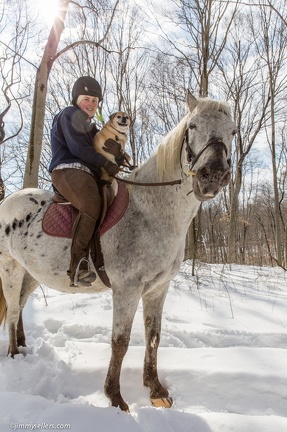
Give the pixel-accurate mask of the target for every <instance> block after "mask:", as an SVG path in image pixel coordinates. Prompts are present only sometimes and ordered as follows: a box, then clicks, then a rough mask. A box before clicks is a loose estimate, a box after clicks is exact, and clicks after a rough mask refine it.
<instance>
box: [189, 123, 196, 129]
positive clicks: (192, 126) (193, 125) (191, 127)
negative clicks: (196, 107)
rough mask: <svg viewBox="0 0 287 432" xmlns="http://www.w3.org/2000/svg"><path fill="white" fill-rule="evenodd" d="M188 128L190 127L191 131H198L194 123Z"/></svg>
mask: <svg viewBox="0 0 287 432" xmlns="http://www.w3.org/2000/svg"><path fill="white" fill-rule="evenodd" d="M188 127H189V129H196V126H195V124H194V123H190V125H189V126H188Z"/></svg>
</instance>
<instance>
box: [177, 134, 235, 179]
mask: <svg viewBox="0 0 287 432" xmlns="http://www.w3.org/2000/svg"><path fill="white" fill-rule="evenodd" d="M184 144H185V151H186V154H187V161H188V163H189V170H188V174H189V175H193V176H195V175H196V171H193V168H194V165H195V164H196V162H197V161H198V159H199V158H200V156H201V155H202V154H203V153H204V152H205V150H207V149H208V148H209V147H211V146H212V145H214V144H215V145H217V146H218V145H221V146H222V147H223V148H224V150H225V154H226V156H227V154H228V150H227V146H226V144H225V143H224V142H223V141H222V140H221V139H218V138H212V139H211V140H210V141H208V143H207V144H205V146H204V147H203V148H202V149H201V150H200V151H199V152H198V153H197V154H196V155H195V156H194V154H193V152H192V150H191V148H190V146H189V142H188V129H186V131H185V133H184V138H183V142H182V149H183V146H184ZM181 151H182V150H181Z"/></svg>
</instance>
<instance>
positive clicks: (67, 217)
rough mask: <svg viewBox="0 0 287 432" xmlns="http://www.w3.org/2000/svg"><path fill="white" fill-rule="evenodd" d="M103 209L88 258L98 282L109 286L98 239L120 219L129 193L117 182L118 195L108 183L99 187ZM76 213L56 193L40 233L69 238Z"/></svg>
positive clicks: (45, 215)
mask: <svg viewBox="0 0 287 432" xmlns="http://www.w3.org/2000/svg"><path fill="white" fill-rule="evenodd" d="M99 190H100V194H101V200H102V206H101V215H100V217H99V219H98V222H97V225H96V228H95V232H94V236H93V238H92V240H91V242H90V255H91V258H92V261H93V264H94V266H95V268H96V270H97V273H98V275H99V277H100V279H101V281H102V282H103V283H104V284H105V285H106V286H107V287H109V288H110V287H111V284H110V280H109V277H108V275H107V273H106V271H105V266H104V257H103V254H102V250H101V244H100V237H101V236H102V235H103V234H104V233H105V232H107V231H108V230H109V229H110V228H112V227H113V226H114V225H116V224H117V223H118V222H119V220H120V219H121V218H122V217H123V215H124V213H125V211H126V209H127V207H128V202H129V193H128V190H127V188H126V185H125V184H124V183H121V182H118V193H117V195H114V191H113V189H112V188H111V187H109V184H103V185H100V186H99ZM77 214H78V210H77V209H75V208H74V207H73V206H72V205H71V203H69V202H67V200H66V199H65V198H64V197H63V196H62V195H61V194H60V193H59V192H58V191H55V195H54V196H53V201H52V203H51V204H50V205H49V207H48V208H47V210H46V212H45V214H44V216H43V219H42V230H43V231H44V233H45V234H47V235H49V236H53V237H62V238H72V229H73V222H74V220H75V218H76V216H77Z"/></svg>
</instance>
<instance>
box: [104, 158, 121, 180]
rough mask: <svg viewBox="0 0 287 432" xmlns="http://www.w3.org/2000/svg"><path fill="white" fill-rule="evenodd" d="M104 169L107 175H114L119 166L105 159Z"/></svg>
mask: <svg viewBox="0 0 287 432" xmlns="http://www.w3.org/2000/svg"><path fill="white" fill-rule="evenodd" d="M104 169H105V170H106V171H107V173H108V174H109V176H111V177H112V176H115V175H116V174H117V173H118V172H119V167H118V166H117V165H116V164H114V163H113V162H111V161H109V160H107V161H106V162H105V164H104Z"/></svg>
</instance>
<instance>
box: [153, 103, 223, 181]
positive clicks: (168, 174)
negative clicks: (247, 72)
mask: <svg viewBox="0 0 287 432" xmlns="http://www.w3.org/2000/svg"><path fill="white" fill-rule="evenodd" d="M197 101H198V103H197V105H196V106H195V108H194V109H193V110H192V112H188V114H186V115H185V116H184V117H183V119H182V120H181V121H180V122H179V123H178V125H177V126H175V128H174V129H172V130H171V131H170V132H169V133H168V134H167V135H166V136H165V137H164V139H163V141H162V142H161V144H160V145H159V146H158V148H157V152H156V162H157V171H158V177H159V179H160V181H162V180H163V179H164V178H166V179H170V180H172V179H174V178H175V177H176V175H177V176H178V173H177V169H178V167H179V164H180V157H181V154H180V153H181V149H182V143H183V139H184V134H185V131H186V129H187V127H188V123H189V121H190V120H191V119H192V117H193V116H195V115H196V114H200V115H204V114H209V113H210V112H223V113H224V114H226V115H227V116H228V118H231V111H230V107H229V104H228V103H227V102H225V101H215V100H213V99H209V98H197Z"/></svg>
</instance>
